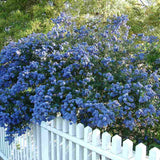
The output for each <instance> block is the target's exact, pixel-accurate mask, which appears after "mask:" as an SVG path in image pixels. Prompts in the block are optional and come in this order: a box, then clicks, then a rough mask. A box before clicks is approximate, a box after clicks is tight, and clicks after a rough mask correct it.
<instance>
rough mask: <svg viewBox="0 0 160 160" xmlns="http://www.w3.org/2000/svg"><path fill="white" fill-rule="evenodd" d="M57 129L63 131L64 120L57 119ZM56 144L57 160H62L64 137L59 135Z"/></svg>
mask: <svg viewBox="0 0 160 160" xmlns="http://www.w3.org/2000/svg"><path fill="white" fill-rule="evenodd" d="M56 129H57V130H60V131H61V130H62V118H61V117H57V119H56ZM56 142H57V160H61V159H62V137H61V136H59V135H57V136H56Z"/></svg>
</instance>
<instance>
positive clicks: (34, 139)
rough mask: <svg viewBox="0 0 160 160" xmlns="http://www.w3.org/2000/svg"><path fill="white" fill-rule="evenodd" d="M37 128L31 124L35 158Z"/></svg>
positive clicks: (35, 155) (35, 156) (34, 156)
mask: <svg viewBox="0 0 160 160" xmlns="http://www.w3.org/2000/svg"><path fill="white" fill-rule="evenodd" d="M36 146H37V128H36V125H33V158H34V160H37V147H36Z"/></svg>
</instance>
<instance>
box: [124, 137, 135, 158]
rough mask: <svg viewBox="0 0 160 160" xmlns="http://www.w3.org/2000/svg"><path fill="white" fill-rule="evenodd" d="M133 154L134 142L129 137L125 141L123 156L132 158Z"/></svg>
mask: <svg viewBox="0 0 160 160" xmlns="http://www.w3.org/2000/svg"><path fill="white" fill-rule="evenodd" d="M132 156H133V142H132V141H131V140H129V139H127V140H125V141H124V142H123V157H124V158H131V157H132Z"/></svg>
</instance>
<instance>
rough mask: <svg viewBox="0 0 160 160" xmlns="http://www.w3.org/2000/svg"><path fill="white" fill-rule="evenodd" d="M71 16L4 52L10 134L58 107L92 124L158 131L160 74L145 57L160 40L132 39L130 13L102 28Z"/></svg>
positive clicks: (1, 111) (0, 58)
mask: <svg viewBox="0 0 160 160" xmlns="http://www.w3.org/2000/svg"><path fill="white" fill-rule="evenodd" d="M71 19H72V18H71V17H67V16H66V15H65V14H64V13H62V14H61V15H60V16H59V17H58V18H57V19H52V21H53V22H54V23H55V26H54V27H53V29H52V31H50V32H49V33H48V34H32V35H29V36H28V37H26V38H22V39H20V40H19V41H18V42H11V43H10V44H9V45H8V46H6V47H4V49H3V50H2V51H1V53H0V76H1V79H0V88H1V89H0V126H3V127H5V128H6V129H7V135H8V136H7V137H6V138H7V140H8V141H9V142H12V141H13V139H14V135H15V134H18V135H21V134H23V133H25V131H26V129H28V126H29V124H30V123H31V122H38V123H41V122H42V121H47V120H50V119H53V118H55V117H56V115H57V113H61V115H62V117H63V118H64V119H67V120H71V121H73V122H81V123H83V124H85V125H89V126H91V127H99V128H104V127H108V128H112V127H114V128H116V127H117V126H118V127H119V128H121V129H124V128H127V129H129V130H131V131H136V129H137V127H138V128H142V129H144V130H145V127H147V126H149V127H151V128H152V130H153V131H154V130H155V128H154V126H156V125H157V124H158V123H159V121H160V118H159V116H160V108H159V104H160V92H159V91H160V90H159V89H160V87H159V86H160V81H159V79H160V76H159V73H158V70H151V69H150V67H149V65H148V64H147V63H146V61H145V59H146V56H147V54H148V50H149V49H150V48H152V47H154V43H156V42H157V41H158V39H156V37H153V36H152V37H149V36H144V35H143V34H142V35H132V36H130V37H129V28H130V27H129V26H127V21H128V19H127V16H124V15H122V16H120V17H113V18H112V19H108V20H107V25H106V26H105V27H103V28H99V30H98V31H95V28H96V27H97V26H92V27H90V28H87V27H85V26H82V27H80V28H78V27H76V26H75V24H74V23H72V21H71ZM146 44H147V45H146ZM120 126H121V127H120ZM154 138H155V137H154Z"/></svg>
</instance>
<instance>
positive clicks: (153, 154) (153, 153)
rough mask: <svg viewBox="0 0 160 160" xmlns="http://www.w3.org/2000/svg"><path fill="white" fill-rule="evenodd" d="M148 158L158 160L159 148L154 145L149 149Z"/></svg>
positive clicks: (159, 157) (159, 155) (159, 156)
mask: <svg viewBox="0 0 160 160" xmlns="http://www.w3.org/2000/svg"><path fill="white" fill-rule="evenodd" d="M149 160H160V150H159V149H158V148H156V147H154V148H152V149H151V150H150V151H149Z"/></svg>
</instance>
